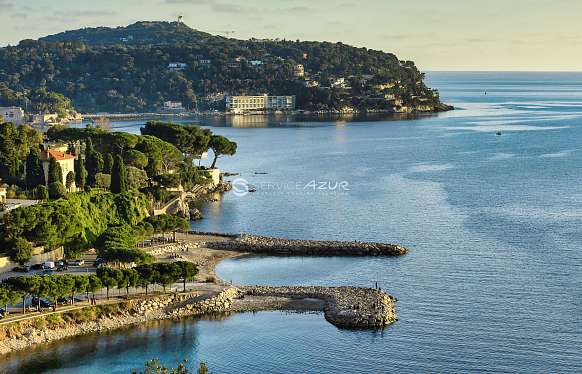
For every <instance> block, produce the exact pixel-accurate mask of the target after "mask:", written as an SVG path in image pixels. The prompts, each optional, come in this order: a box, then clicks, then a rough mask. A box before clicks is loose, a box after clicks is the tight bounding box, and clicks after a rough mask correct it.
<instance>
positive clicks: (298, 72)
mask: <svg viewBox="0 0 582 374" xmlns="http://www.w3.org/2000/svg"><path fill="white" fill-rule="evenodd" d="M293 75H294V76H295V77H296V78H303V77H304V76H305V67H304V66H303V65H302V64H297V65H295V66H294V67H293Z"/></svg>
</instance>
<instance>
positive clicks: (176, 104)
mask: <svg viewBox="0 0 582 374" xmlns="http://www.w3.org/2000/svg"><path fill="white" fill-rule="evenodd" d="M164 109H165V110H173V111H174V110H175V111H181V110H186V109H185V108H184V105H183V104H182V102H181V101H164Z"/></svg>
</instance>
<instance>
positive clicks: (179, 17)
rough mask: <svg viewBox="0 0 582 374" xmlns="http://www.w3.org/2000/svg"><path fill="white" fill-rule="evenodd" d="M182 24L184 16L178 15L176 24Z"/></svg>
mask: <svg viewBox="0 0 582 374" xmlns="http://www.w3.org/2000/svg"><path fill="white" fill-rule="evenodd" d="M182 24H184V17H182V16H178V25H182Z"/></svg>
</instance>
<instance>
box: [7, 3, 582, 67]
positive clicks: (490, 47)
mask: <svg viewBox="0 0 582 374" xmlns="http://www.w3.org/2000/svg"><path fill="white" fill-rule="evenodd" d="M180 14H181V15H183V16H184V21H185V23H186V24H188V25H189V26H190V27H192V28H195V29H199V30H202V31H208V32H211V33H220V32H221V31H223V30H233V31H236V33H235V34H234V35H233V36H234V37H236V38H239V39H247V38H250V37H253V36H254V37H258V38H264V37H269V38H275V37H279V38H287V39H293V40H295V39H300V40H327V41H343V42H345V43H347V44H352V45H356V46H365V47H369V48H374V49H381V50H384V51H389V52H394V53H396V54H397V55H398V57H399V58H400V59H410V60H414V61H415V62H416V63H417V65H418V66H419V67H420V69H422V70H567V71H579V70H582V48H581V47H582V27H581V26H580V24H581V20H580V17H581V16H582V0H360V1H356V0H337V1H333V0H287V1H285V0H245V1H235V0H123V1H121V0H119V1H117V0H92V1H87V0H0V24H1V25H2V26H1V30H2V31H1V32H0V45H7V44H16V43H17V42H18V41H19V40H21V39H26V38H38V37H40V36H43V35H47V34H53V33H57V32H60V31H64V30H69V29H76V28H80V27H83V26H120V25H127V24H129V23H133V22H135V21H138V20H173V19H175V18H176V17H177V16H178V15H180Z"/></svg>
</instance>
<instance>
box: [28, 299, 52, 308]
mask: <svg viewBox="0 0 582 374" xmlns="http://www.w3.org/2000/svg"><path fill="white" fill-rule="evenodd" d="M39 303H40V307H41V309H46V308H52V307H53V305H54V304H53V303H51V302H50V301H47V300H45V299H39V298H38V297H33V298H32V305H31V306H32V307H36V306H38V305H39Z"/></svg>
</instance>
